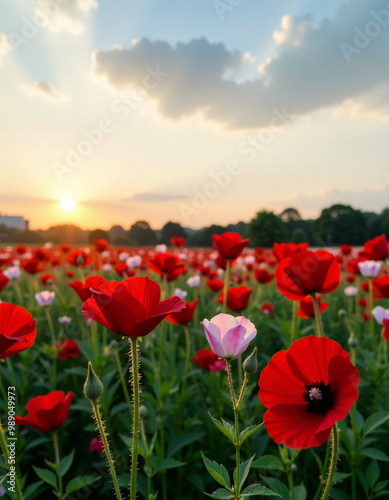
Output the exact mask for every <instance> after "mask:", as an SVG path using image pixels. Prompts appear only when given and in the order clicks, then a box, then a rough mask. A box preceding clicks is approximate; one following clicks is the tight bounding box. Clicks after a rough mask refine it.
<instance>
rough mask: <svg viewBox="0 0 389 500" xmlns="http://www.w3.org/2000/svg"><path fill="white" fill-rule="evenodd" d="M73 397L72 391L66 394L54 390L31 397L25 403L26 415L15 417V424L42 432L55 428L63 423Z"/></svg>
mask: <svg viewBox="0 0 389 500" xmlns="http://www.w3.org/2000/svg"><path fill="white" fill-rule="evenodd" d="M73 397H74V393H73V392H72V391H70V392H68V394H66V396H65V393H64V392H63V391H54V392H49V393H48V394H46V395H45V396H37V397H35V398H32V399H30V401H29V402H28V403H27V404H26V409H27V411H28V413H27V415H26V416H25V417H15V424H16V425H24V426H27V427H32V428H33V429H37V430H38V431H43V432H48V431H51V430H53V429H57V428H58V427H61V426H62V425H63V424H64V423H65V421H66V419H67V417H68V414H69V408H70V404H71V402H72V399H73Z"/></svg>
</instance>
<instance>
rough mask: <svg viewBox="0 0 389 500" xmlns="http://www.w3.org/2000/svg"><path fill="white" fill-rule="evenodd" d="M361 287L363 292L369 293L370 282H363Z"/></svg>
mask: <svg viewBox="0 0 389 500" xmlns="http://www.w3.org/2000/svg"><path fill="white" fill-rule="evenodd" d="M360 286H361V290H363V291H364V292H366V293H368V291H369V282H368V281H361V284H360Z"/></svg>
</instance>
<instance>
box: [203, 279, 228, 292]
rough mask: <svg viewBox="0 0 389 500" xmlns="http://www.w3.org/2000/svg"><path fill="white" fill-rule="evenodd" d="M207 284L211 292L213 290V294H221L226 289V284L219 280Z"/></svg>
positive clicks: (209, 281)
mask: <svg viewBox="0 0 389 500" xmlns="http://www.w3.org/2000/svg"><path fill="white" fill-rule="evenodd" d="M205 284H206V285H207V287H208V288H209V289H210V290H212V292H220V290H222V289H223V287H224V283H223V282H222V280H219V279H217V278H215V279H212V280H208V281H206V282H205Z"/></svg>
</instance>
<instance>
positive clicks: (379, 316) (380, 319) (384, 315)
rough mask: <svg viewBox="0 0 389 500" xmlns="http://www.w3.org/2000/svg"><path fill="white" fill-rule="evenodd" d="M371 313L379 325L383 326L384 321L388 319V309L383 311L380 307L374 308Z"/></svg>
mask: <svg viewBox="0 0 389 500" xmlns="http://www.w3.org/2000/svg"><path fill="white" fill-rule="evenodd" d="M371 313H372V315H373V316H374V318H375V320H376V321H377V323H378V324H379V325H383V323H384V319H389V309H384V308H383V307H382V306H376V307H375V308H374V309H373V310H372V311H371Z"/></svg>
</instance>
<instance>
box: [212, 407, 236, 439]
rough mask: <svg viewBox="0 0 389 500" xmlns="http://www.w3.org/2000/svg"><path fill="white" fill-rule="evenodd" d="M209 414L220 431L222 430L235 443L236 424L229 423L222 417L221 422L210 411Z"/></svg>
mask: <svg viewBox="0 0 389 500" xmlns="http://www.w3.org/2000/svg"><path fill="white" fill-rule="evenodd" d="M208 415H209V416H210V418H211V420H212V422H213V423H214V424H215V426H216V427H217V428H218V429H219V431H220V432H222V433H223V434H224V435H225V436H227V437H228V439H230V440H231V441H232V442H233V443H235V437H234V426H233V425H231V424H229V423H228V422H226V421H225V420H223V419H221V422H219V420H216V418H213V416H212V415H211V414H210V413H208Z"/></svg>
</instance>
